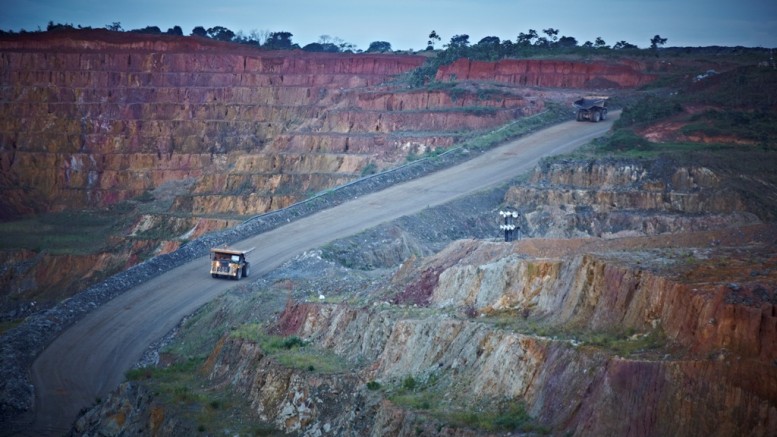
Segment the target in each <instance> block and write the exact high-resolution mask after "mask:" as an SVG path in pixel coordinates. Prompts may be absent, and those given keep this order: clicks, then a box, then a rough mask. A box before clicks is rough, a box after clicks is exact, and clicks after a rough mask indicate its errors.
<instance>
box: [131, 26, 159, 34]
mask: <svg viewBox="0 0 777 437" xmlns="http://www.w3.org/2000/svg"><path fill="white" fill-rule="evenodd" d="M130 32H132V33H148V34H151V35H159V34H161V33H162V29H160V28H159V26H146V27H144V28H142V29H132V30H130Z"/></svg>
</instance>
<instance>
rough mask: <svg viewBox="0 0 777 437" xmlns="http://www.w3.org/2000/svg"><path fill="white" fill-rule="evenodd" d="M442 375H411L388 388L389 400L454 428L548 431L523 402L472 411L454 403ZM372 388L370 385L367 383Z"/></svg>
mask: <svg viewBox="0 0 777 437" xmlns="http://www.w3.org/2000/svg"><path fill="white" fill-rule="evenodd" d="M439 381H440V375H439V374H438V373H432V374H430V375H429V376H428V377H427V378H425V379H421V378H416V377H414V376H412V375H408V376H406V377H404V378H402V379H401V381H399V383H398V385H397V386H395V387H394V388H393V389H391V388H389V389H388V391H389V392H390V393H389V396H388V398H389V400H391V402H393V403H395V404H397V405H400V406H402V407H404V408H408V409H412V410H417V411H421V412H424V413H425V414H428V415H429V416H431V417H434V418H435V419H437V420H439V421H440V422H443V423H446V424H449V425H451V426H453V427H467V428H477V429H481V430H485V431H490V432H496V431H520V432H534V433H538V434H546V433H547V431H546V430H545V429H543V428H542V427H539V426H537V425H536V423H535V421H534V419H533V418H532V417H531V416H529V414H528V413H527V412H526V409H525V406H524V404H523V403H522V402H511V403H510V404H509V406H507V407H506V408H498V407H494V409H492V410H489V409H485V410H482V409H478V410H477V411H475V410H473V406H472V405H459V406H455V405H454V406H451V405H449V404H448V403H446V402H445V401H444V399H445V396H444V394H445V391H446V390H445V388H443V387H441V386H439ZM368 388H369V386H368Z"/></svg>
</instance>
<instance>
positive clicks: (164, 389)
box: [126, 358, 281, 435]
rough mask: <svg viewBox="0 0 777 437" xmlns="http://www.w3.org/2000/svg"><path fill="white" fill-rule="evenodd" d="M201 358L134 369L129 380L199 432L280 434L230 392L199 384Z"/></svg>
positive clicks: (200, 380)
mask: <svg viewBox="0 0 777 437" xmlns="http://www.w3.org/2000/svg"><path fill="white" fill-rule="evenodd" d="M204 361H205V360H204V358H194V359H190V360H187V361H185V362H181V363H178V364H174V365H172V366H170V367H167V368H144V369H133V370H130V371H128V372H127V373H126V377H127V379H128V380H130V381H135V382H137V383H139V384H143V385H144V386H146V387H147V388H149V389H150V390H151V392H152V393H153V395H154V398H155V400H157V401H158V402H161V403H162V404H164V405H166V406H167V407H168V408H169V409H170V410H172V411H174V412H175V414H174V415H173V416H174V417H177V418H181V419H182V421H183V422H184V423H189V424H191V425H192V428H193V429H196V430H197V431H199V432H201V433H209V434H213V435H216V434H223V435H281V433H280V432H279V431H278V430H276V429H275V428H274V427H272V426H271V425H270V424H266V423H262V422H259V421H258V420H257V419H256V418H255V414H254V413H253V412H252V411H251V408H250V405H248V404H247V403H246V402H245V399H244V398H243V397H242V396H239V395H237V394H235V393H233V392H232V391H229V390H214V389H212V388H209V387H207V386H204V385H203V384H202V380H203V375H202V374H201V372H200V370H199V369H200V367H201V366H202V364H203V363H204Z"/></svg>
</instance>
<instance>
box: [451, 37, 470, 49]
mask: <svg viewBox="0 0 777 437" xmlns="http://www.w3.org/2000/svg"><path fill="white" fill-rule="evenodd" d="M468 46H469V35H454V36H452V37H451V42H449V43H448V45H447V46H446V47H447V48H449V49H454V50H456V49H464V48H467V47H468Z"/></svg>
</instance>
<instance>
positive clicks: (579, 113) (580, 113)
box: [577, 111, 583, 121]
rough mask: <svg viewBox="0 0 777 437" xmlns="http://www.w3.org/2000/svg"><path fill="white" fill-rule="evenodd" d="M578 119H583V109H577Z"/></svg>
mask: <svg viewBox="0 0 777 437" xmlns="http://www.w3.org/2000/svg"><path fill="white" fill-rule="evenodd" d="M577 121H583V111H577Z"/></svg>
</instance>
